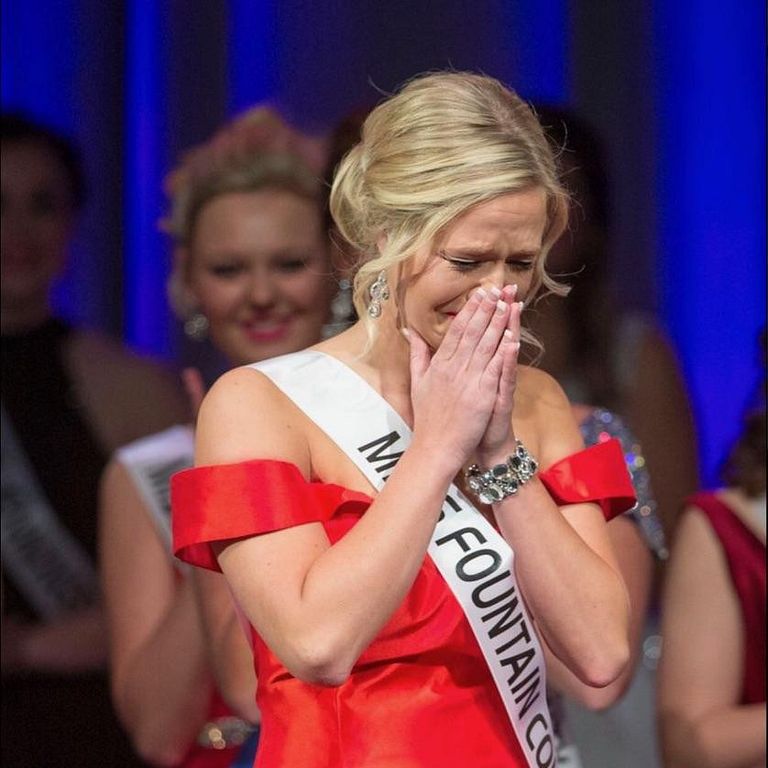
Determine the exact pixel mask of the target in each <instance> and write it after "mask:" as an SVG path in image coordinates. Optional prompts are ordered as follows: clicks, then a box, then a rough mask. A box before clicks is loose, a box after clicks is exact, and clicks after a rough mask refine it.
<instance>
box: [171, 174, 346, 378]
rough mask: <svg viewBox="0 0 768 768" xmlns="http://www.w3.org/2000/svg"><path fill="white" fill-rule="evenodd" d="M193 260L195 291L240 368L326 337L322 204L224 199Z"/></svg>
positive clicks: (196, 235)
mask: <svg viewBox="0 0 768 768" xmlns="http://www.w3.org/2000/svg"><path fill="white" fill-rule="evenodd" d="M185 258H187V259H188V263H187V265H186V279H187V287H188V289H189V291H190V292H191V294H192V296H193V298H194V300H195V302H196V303H197V305H198V307H199V309H200V311H201V312H202V313H203V314H204V315H205V316H206V317H207V318H208V322H209V334H210V337H211V340H212V341H213V343H214V344H215V345H216V346H217V347H218V348H219V349H220V350H221V351H222V352H223V353H224V354H225V355H226V356H227V357H228V358H229V359H230V360H231V361H232V362H234V363H238V364H242V363H251V362H257V361H259V360H265V359H267V358H269V357H274V356H276V355H282V354H287V353H288V352H295V351H297V350H300V349H303V348H305V347H308V346H310V345H311V344H314V343H315V342H317V341H318V340H319V339H320V334H321V331H322V327H323V324H324V323H325V322H326V319H327V316H328V307H329V304H330V299H331V291H332V286H333V283H332V280H331V277H330V268H329V263H328V250H327V244H326V236H325V232H324V230H323V227H322V218H321V215H320V211H319V210H318V206H317V205H316V204H315V203H313V202H311V201H309V200H307V199H305V198H302V197H300V196H298V195H296V194H294V193H292V192H287V191H283V190H278V189H264V190H260V191H257V192H236V193H227V194H223V195H220V196H218V197H216V198H214V199H213V200H211V201H210V202H208V203H206V204H205V205H204V206H203V208H202V209H201V210H200V212H199V214H198V216H197V221H196V222H195V227H194V232H193V235H192V242H191V246H190V249H189V252H188V253H186V256H185Z"/></svg>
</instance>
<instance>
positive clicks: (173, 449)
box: [117, 426, 195, 567]
mask: <svg viewBox="0 0 768 768" xmlns="http://www.w3.org/2000/svg"><path fill="white" fill-rule="evenodd" d="M194 451H195V436H194V433H193V431H192V428H191V427H188V426H176V427H171V428H170V429H166V430H165V431H164V432H159V433H158V434H156V435H150V436H149V437H145V438H142V439H141V440H136V441H135V442H133V443H130V444H129V445H125V446H123V447H122V448H120V449H119V450H118V451H117V458H118V460H119V461H120V463H121V464H122V465H123V466H124V467H125V468H126V470H127V471H128V474H129V475H130V476H131V479H132V480H133V482H134V484H135V485H136V488H137V489H138V491H139V494H140V495H141V498H142V500H143V501H144V504H145V506H146V507H147V510H148V511H149V513H150V517H151V518H152V521H153V522H154V523H155V526H156V527H157V531H158V533H159V535H160V538H161V539H162V541H163V544H164V546H165V549H166V551H167V552H168V553H169V557H171V558H172V559H173V560H174V566H175V567H179V565H180V561H178V560H176V558H173V556H172V554H171V552H172V548H171V498H170V483H171V475H173V474H174V473H176V472H180V471H181V470H182V469H188V468H189V467H191V466H192V465H193V464H194Z"/></svg>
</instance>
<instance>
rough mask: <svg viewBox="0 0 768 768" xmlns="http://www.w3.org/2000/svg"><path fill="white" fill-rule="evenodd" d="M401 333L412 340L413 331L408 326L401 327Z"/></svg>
mask: <svg viewBox="0 0 768 768" xmlns="http://www.w3.org/2000/svg"><path fill="white" fill-rule="evenodd" d="M400 333H402V334H403V336H405V338H406V339H407V340H408V341H410V340H411V332H410V331H409V330H408V329H407V328H401V329H400Z"/></svg>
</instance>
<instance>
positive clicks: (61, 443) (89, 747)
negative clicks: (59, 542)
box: [0, 319, 142, 768]
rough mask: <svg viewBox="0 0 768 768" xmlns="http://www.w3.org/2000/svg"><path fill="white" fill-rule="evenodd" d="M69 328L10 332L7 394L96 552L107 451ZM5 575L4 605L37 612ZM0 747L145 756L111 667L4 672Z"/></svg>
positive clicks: (126, 759)
mask: <svg viewBox="0 0 768 768" xmlns="http://www.w3.org/2000/svg"><path fill="white" fill-rule="evenodd" d="M71 332H72V329H71V328H70V327H69V326H68V325H66V324H65V323H63V322H61V321H59V320H56V319H49V320H48V321H46V322H45V324H44V325H42V326H41V327H38V328H36V329H34V330H32V331H28V332H26V333H21V334H18V335H6V334H3V336H2V377H0V394H1V396H2V402H3V407H4V408H5V410H6V413H7V414H8V416H9V418H10V420H11V422H12V424H13V428H14V430H15V432H16V436H17V439H18V440H19V442H20V443H21V446H22V448H23V450H24V452H25V453H26V455H27V458H28V459H29V461H30V463H31V464H32V466H33V468H34V471H35V473H36V475H37V477H38V479H39V482H40V485H41V488H42V489H43V491H44V492H45V494H46V496H47V497H48V499H49V501H50V502H51V505H52V506H53V508H54V509H55V510H56V513H57V516H58V518H59V520H60V521H61V522H63V523H64V525H65V526H66V527H67V529H68V530H69V531H70V532H71V533H72V534H73V535H74V536H75V538H76V539H77V540H78V542H79V543H80V544H81V545H82V546H83V547H84V549H85V550H86V551H87V553H88V554H89V555H90V556H91V557H92V558H93V561H94V562H95V561H96V525H95V520H96V510H97V495H98V486H99V478H100V476H101V472H102V469H103V468H104V465H105V463H106V459H107V457H106V455H105V452H104V451H103V450H102V448H101V447H100V446H99V444H98V442H97V440H96V438H95V436H94V435H93V433H92V431H91V429H90V427H89V426H88V424H87V423H86V422H85V420H84V418H83V414H82V408H81V406H80V404H79V403H78V397H77V394H76V391H75V389H74V387H73V385H72V382H71V381H70V378H69V376H68V374H67V372H66V370H65V367H64V362H63V347H64V344H65V343H66V341H67V339H68V337H69V336H70V334H71ZM2 579H3V615H4V616H15V617H18V618H20V619H22V620H26V621H32V622H34V621H37V620H39V617H38V616H36V615H35V612H34V611H33V609H32V608H31V606H30V605H29V604H28V602H27V601H26V600H25V599H24V597H23V596H22V595H21V594H20V593H19V591H18V590H17V589H16V586H15V585H14V583H13V581H12V580H11V579H10V578H9V576H8V574H6V573H5V571H3V573H2ZM0 755H2V765H3V766H8V767H9V768H20V767H21V766H37V767H38V768H39V766H45V765H61V766H80V767H82V768H85V767H86V766H106V765H109V766H135V765H142V763H141V762H140V761H139V760H138V759H137V758H135V757H134V756H133V753H132V751H131V749H130V746H129V743H128V740H127V737H126V736H125V735H124V734H123V732H122V729H121V727H120V725H119V723H118V721H117V718H116V716H115V715H114V713H113V710H112V706H111V703H110V697H109V685H108V680H107V674H106V672H105V671H93V672H87V673H78V674H66V675H64V674H58V675H54V674H48V673H40V672H31V671H27V670H25V671H23V672H18V673H14V674H12V675H9V676H5V675H4V676H3V684H2V741H1V742H0Z"/></svg>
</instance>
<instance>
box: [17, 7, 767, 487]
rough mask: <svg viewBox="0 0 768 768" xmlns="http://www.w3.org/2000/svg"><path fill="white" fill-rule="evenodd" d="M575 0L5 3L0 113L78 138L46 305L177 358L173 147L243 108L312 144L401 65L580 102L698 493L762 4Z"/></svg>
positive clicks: (755, 324) (753, 175)
mask: <svg viewBox="0 0 768 768" xmlns="http://www.w3.org/2000/svg"><path fill="white" fill-rule="evenodd" d="M587 5H588V4H584V5H582V4H579V3H576V4H574V3H568V2H566V0H546V1H545V2H542V1H541V0H518V1H517V2H513V1H512V0H485V1H484V2H469V1H468V0H446V2H444V3H441V4H440V6H439V12H437V11H436V10H435V6H434V4H433V3H426V2H420V1H419V0H416V1H414V0H391V2H389V3H366V2H359V0H340V2H337V3H307V2H302V0H281V2H278V0H229V2H227V1H226V0H212V2H210V3H205V4H202V3H201V4H197V3H196V4H188V3H178V2H173V0H135V2H131V3H119V2H117V3H93V2H89V0H57V2H53V1H52V0H2V105H3V108H4V109H10V108H21V109H24V110H26V111H28V112H30V113H32V115H34V116H36V117H38V118H40V119H41V120H44V121H46V122H49V123H51V124H53V125H54V126H56V127H58V128H60V129H63V130H64V131H66V132H68V133H69V134H71V135H72V136H73V137H76V138H77V139H78V140H79V141H80V143H81V144H82V145H83V147H84V150H85V159H86V167H87V171H88V176H89V179H90V181H91V190H92V195H91V201H90V203H89V208H88V212H87V214H86V216H85V220H84V222H83V228H82V233H81V236H80V237H79V239H78V242H77V243H76V247H75V253H74V254H73V257H74V258H73V265H72V269H71V270H70V274H68V275H67V277H66V278H65V280H64V281H63V282H62V285H61V288H60V290H59V292H58V295H57V302H58V304H59V306H60V308H61V309H62V310H63V311H64V312H65V313H66V314H68V315H70V316H73V317H76V318H78V319H81V320H83V321H85V322H88V323H90V324H93V325H97V326H102V327H104V328H106V329H108V330H111V331H113V332H118V333H122V335H123V336H124V338H125V339H126V340H127V341H128V342H129V343H131V344H132V345H134V346H135V347H136V348H138V349H139V350H141V351H144V352H150V353H155V354H159V355H163V356H167V357H173V356H174V354H176V352H177V326H176V325H175V323H174V321H173V320H172V319H171V317H170V315H169V311H168V307H167V302H166V300H165V293H164V291H165V281H166V276H167V271H168V265H169V244H168V242H167V240H166V239H165V238H164V237H163V236H161V235H160V234H158V231H157V222H158V220H159V218H160V217H161V216H162V215H163V212H164V198H163V194H162V190H161V182H162V179H163V178H164V176H165V174H166V173H167V171H168V170H169V168H170V167H171V166H172V164H173V162H174V161H175V159H176V158H177V156H178V154H179V152H180V151H181V150H182V149H184V148H185V147H187V146H189V145H190V144H191V143H194V142H196V141H199V140H202V139H203V138H204V137H205V136H207V135H208V134H209V133H210V132H211V130H212V129H213V128H214V126H215V125H216V124H217V123H218V122H220V121H221V120H222V119H224V118H225V117H227V116H228V115H229V114H233V113H235V112H239V111H242V110H243V109H245V108H247V107H248V106H250V105H252V104H253V103H254V102H257V101H262V100H269V101H272V102H273V103H275V104H276V105H277V106H279V107H281V108H282V109H283V110H284V111H285V112H286V113H287V114H288V115H289V116H290V117H292V118H293V119H294V120H295V121H296V122H298V123H299V124H301V125H302V126H303V127H305V128H307V129H309V130H317V131H319V130H323V129H326V128H327V127H328V126H329V125H331V124H332V123H333V122H334V121H335V120H337V119H338V118H339V117H340V116H342V115H343V114H344V113H345V112H347V111H348V110H350V109H352V108H354V107H357V106H359V105H361V104H366V103H370V102H371V101H375V100H376V98H377V97H378V94H379V92H380V91H389V90H391V89H392V88H394V87H395V86H396V85H397V84H398V83H399V82H401V81H402V80H403V79H405V78H407V77H409V76H411V75H413V74H415V73H417V72H420V71H424V70H427V69H434V68H444V67H447V66H453V67H455V68H457V69H464V68H466V69H474V70H481V71H485V72H487V73H489V74H492V75H495V76H498V77H500V78H502V79H504V80H506V81H508V82H509V83H511V84H513V85H514V86H515V87H516V88H517V89H518V90H519V91H520V92H521V93H523V94H524V95H526V96H528V97H529V98H532V99H536V100H539V101H547V102H550V103H562V104H571V105H572V106H575V107H576V108H577V109H579V108H581V110H582V112H583V113H584V114H585V116H586V117H587V118H590V117H591V118H593V122H595V123H596V124H597V126H598V128H601V129H602V132H603V133H604V134H606V128H607V129H608V131H607V135H606V136H605V138H606V139H607V140H608V143H609V144H611V142H612V146H613V147H614V148H619V149H618V150H616V151H614V155H615V157H616V158H618V160H619V161H620V163H619V166H618V167H615V168H614V169H613V170H614V173H616V172H617V171H618V173H619V178H618V183H617V184H615V190H614V191H616V190H618V193H619V194H618V199H617V200H615V202H616V203H618V205H617V215H619V216H621V217H622V219H621V221H620V222H619V226H618V227H617V234H618V236H619V242H617V244H616V245H617V253H618V254H619V255H620V256H619V258H620V274H619V275H618V277H619V280H618V282H619V288H620V290H621V294H622V296H641V297H642V298H641V299H640V300H638V301H636V302H634V303H637V304H638V305H639V306H640V307H641V308H646V309H652V308H654V307H658V309H659V313H660V317H661V320H662V323H663V325H664V326H665V328H666V330H667V332H668V333H669V335H670V336H671V338H672V339H673V340H674V342H675V344H676V346H677V348H678V350H679V352H680V356H681V359H682V362H683V365H684V369H685V372H686V375H687V377H688V381H689V383H690V386H691V390H692V394H693V399H694V404H695V407H696V413H697V417H698V424H699V429H700V433H701V445H702V465H703V469H704V475H705V479H706V480H707V481H708V482H710V483H711V482H713V481H714V471H715V467H716V465H717V464H718V463H719V461H720V458H721V457H722V455H723V453H724V452H725V449H726V446H727V445H728V443H729V442H730V440H731V439H732V438H733V436H734V434H735V431H736V430H737V428H738V417H739V414H740V412H741V409H742V408H743V406H744V404H745V403H746V401H747V400H748V398H749V396H750V392H751V391H752V390H753V387H754V383H755V381H756V376H757V366H756V365H755V357H756V352H755V339H756V336H757V332H758V328H759V327H760V326H761V325H762V324H763V323H764V317H765V202H766V199H765V198H766V196H765V176H764V170H765V140H764V138H765V137H764V128H765V62H764V44H765V37H764V35H765V8H764V4H763V3H762V2H758V0H746V1H745V2H742V3H737V4H728V3H722V2H715V0H697V1H696V2H693V0H682V1H681V2H676V3H644V2H639V0H631V1H630V0H628V2H627V3H626V4H622V9H623V10H622V12H621V13H619V12H609V11H607V10H606V11H601V12H600V13H597V12H595V11H594V10H589V8H587ZM641 33H642V34H641ZM574 40H577V41H578V51H575V50H574ZM601 89H602V90H603V91H604V92H611V93H612V94H613V95H615V97H616V98H615V99H614V98H613V97H611V99H610V100H609V101H610V103H603V104H602V105H601V104H600V98H601V97H600V91H601ZM633 89H634V92H633ZM590 107H592V108H595V109H594V113H593V114H590V111H589V110H590ZM612 112H613V114H612ZM627 137H635V138H633V139H632V141H634V142H635V143H632V141H629V140H628V138H627ZM636 137H640V139H641V140H639V141H638V140H637V139H636ZM633 147H634V149H635V154H633V151H632V148H633ZM654 148H655V156H648V157H646V156H645V155H643V154H642V153H644V152H645V153H647V152H648V151H651V152H653V151H654ZM638 152H639V153H641V154H640V156H639V157H638V156H636V154H637V153H638ZM621 163H623V165H622V164H621ZM622 170H623V171H624V172H623V173H622ZM654 172H655V179H654ZM632 200H635V201H637V204H636V205H633V204H632V203H631V201H632ZM622 206H623V207H622ZM633 238H634V239H635V241H634V242H633ZM640 238H645V239H646V240H645V241H644V242H643V243H640V246H641V247H640V248H636V247H635V246H637V245H638V242H639V239H640ZM646 245H647V247H646ZM621 254H627V256H621ZM633 260H634V261H633ZM654 274H655V275H656V279H657V286H656V289H657V290H656V295H655V296H654V285H653V278H654Z"/></svg>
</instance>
